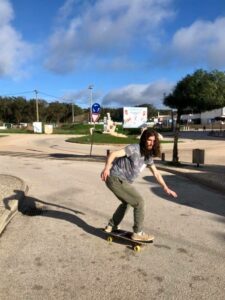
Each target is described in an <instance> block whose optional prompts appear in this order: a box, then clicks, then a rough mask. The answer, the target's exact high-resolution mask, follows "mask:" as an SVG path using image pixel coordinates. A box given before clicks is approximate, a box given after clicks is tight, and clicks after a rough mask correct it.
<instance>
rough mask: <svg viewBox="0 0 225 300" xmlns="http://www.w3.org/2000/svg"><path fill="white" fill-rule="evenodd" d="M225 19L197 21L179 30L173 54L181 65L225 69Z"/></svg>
mask: <svg viewBox="0 0 225 300" xmlns="http://www.w3.org/2000/svg"><path fill="white" fill-rule="evenodd" d="M224 29H225V18H218V19H216V20H215V21H214V22H209V21H196V22H194V23H193V24H192V25H191V26H190V27H186V28H181V29H180V30H178V31H177V32H176V33H175V34H174V36H173V40H172V54H173V56H174V57H175V58H176V59H178V61H179V63H183V64H186V65H187V64H189V65H190V64H192V65H196V64H198V65H201V64H204V65H206V66H207V67H209V68H221V67H225V55H224V53H225V39H224Z"/></svg>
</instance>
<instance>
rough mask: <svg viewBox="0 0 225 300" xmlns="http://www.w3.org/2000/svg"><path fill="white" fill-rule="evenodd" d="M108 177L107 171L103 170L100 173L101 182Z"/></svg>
mask: <svg viewBox="0 0 225 300" xmlns="http://www.w3.org/2000/svg"><path fill="white" fill-rule="evenodd" d="M108 176H109V170H108V169H106V168H105V169H104V170H103V171H102V173H101V179H102V180H103V181H106V179H107V177H108Z"/></svg>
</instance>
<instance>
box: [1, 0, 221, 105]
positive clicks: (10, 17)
mask: <svg viewBox="0 0 225 300" xmlns="http://www.w3.org/2000/svg"><path fill="white" fill-rule="evenodd" d="M0 44H1V47H0V95H2V96H5V95H9V96H10V95H12V96H19V95H21V96H24V97H26V98H27V99H30V98H32V97H33V98H34V97H35V94H34V92H33V91H34V90H37V91H38V97H39V98H43V99H46V100H47V101H55V100H57V99H58V100H59V101H68V102H74V103H75V104H77V105H79V106H82V107H88V106H89V103H90V89H88V86H89V85H90V84H92V85H93V90H92V91H93V102H98V103H100V104H102V105H103V106H105V107H106V106H108V107H109V106H111V107H121V106H134V105H138V104H143V103H151V104H153V105H154V106H156V107H157V108H162V98H163V95H164V93H169V92H170V91H171V89H172V88H173V87H174V85H175V84H176V82H177V81H178V80H180V79H182V78H183V77H184V76H186V75H187V74H190V73H193V72H194V71H195V70H196V69H198V68H203V69H205V70H209V71H210V70H213V69H219V70H221V71H224V70H225V1H224V0H113V1H112V0H39V1H31V0H19V1H18V0H0Z"/></svg>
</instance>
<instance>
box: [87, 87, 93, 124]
mask: <svg viewBox="0 0 225 300" xmlns="http://www.w3.org/2000/svg"><path fill="white" fill-rule="evenodd" d="M93 87H94V86H93V84H90V85H89V87H88V89H89V90H90V113H89V115H90V116H89V121H90V123H91V115H92V111H91V109H92V89H93Z"/></svg>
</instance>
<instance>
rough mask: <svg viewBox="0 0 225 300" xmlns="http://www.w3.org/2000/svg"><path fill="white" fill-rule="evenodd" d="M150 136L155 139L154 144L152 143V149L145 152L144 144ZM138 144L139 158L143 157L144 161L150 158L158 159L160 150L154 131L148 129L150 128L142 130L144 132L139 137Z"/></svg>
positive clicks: (157, 137)
mask: <svg viewBox="0 0 225 300" xmlns="http://www.w3.org/2000/svg"><path fill="white" fill-rule="evenodd" d="M150 136H154V137H155V142H154V145H153V147H152V149H151V150H147V149H146V142H147V139H148V138H149V137H150ZM139 144H140V151H141V156H144V157H145V159H149V157H150V156H154V157H160V154H161V150H160V141H159V135H158V133H157V132H156V131H155V130H153V129H150V128H148V129H146V130H144V132H143V133H142V135H141V138H140V143H139Z"/></svg>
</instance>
